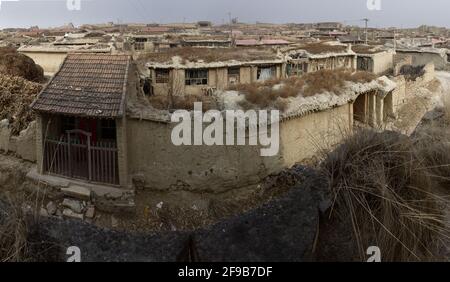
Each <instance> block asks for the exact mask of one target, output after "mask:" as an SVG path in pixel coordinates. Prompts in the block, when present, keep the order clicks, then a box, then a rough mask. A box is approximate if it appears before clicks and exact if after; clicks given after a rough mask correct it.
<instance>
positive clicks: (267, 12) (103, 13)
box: [0, 0, 450, 28]
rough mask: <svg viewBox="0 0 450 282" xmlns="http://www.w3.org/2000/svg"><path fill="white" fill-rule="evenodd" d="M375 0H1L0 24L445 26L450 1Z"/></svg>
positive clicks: (12, 25)
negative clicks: (70, 3) (70, 1)
mask: <svg viewBox="0 0 450 282" xmlns="http://www.w3.org/2000/svg"><path fill="white" fill-rule="evenodd" d="M9 1H18V2H9ZM374 1H377V0H374ZM379 1H381V10H380V11H374V10H369V9H368V8H367V0H271V1H268V0H81V10H79V11H69V10H68V9H67V8H66V2H67V1H66V0H0V2H1V10H0V28H4V27H29V26H31V25H38V26H40V27H48V26H59V25H62V24H65V23H69V22H72V23H74V24H75V25H80V24H83V23H104V22H109V21H114V22H117V21H118V20H120V21H122V22H147V23H151V22H155V23H170V22H183V21H185V22H194V21H198V20H210V21H213V22H215V23H223V22H225V21H228V13H229V12H230V13H231V14H232V16H233V17H238V18H239V21H242V22H248V23H254V22H256V21H259V22H274V23H288V22H317V21H341V22H343V23H345V24H349V25H357V24H361V22H360V21H358V20H359V19H362V18H365V17H367V18H370V19H371V22H370V25H371V26H373V27H387V26H397V27H415V26H419V25H421V24H427V25H437V26H447V27H450V16H449V12H450V1H449V0H379Z"/></svg>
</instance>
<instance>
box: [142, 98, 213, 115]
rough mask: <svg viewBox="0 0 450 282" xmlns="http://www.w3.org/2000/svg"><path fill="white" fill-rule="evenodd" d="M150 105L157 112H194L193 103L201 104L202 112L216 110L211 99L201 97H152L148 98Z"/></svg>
mask: <svg viewBox="0 0 450 282" xmlns="http://www.w3.org/2000/svg"><path fill="white" fill-rule="evenodd" d="M149 102H150V104H151V105H152V106H153V107H154V108H156V109H159V110H174V109H176V110H178V109H180V110H188V111H192V110H194V103H196V102H201V103H202V109H203V111H205V112H206V111H209V110H212V109H216V108H217V106H216V103H215V101H214V100H213V99H212V98H211V97H207V96H201V95H185V96H173V97H172V99H171V98H170V97H169V96H165V95H164V96H163V95H159V96H152V97H150V98H149Z"/></svg>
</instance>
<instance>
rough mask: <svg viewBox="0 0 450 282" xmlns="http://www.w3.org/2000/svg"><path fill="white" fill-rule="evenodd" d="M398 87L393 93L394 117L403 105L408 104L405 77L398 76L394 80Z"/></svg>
mask: <svg viewBox="0 0 450 282" xmlns="http://www.w3.org/2000/svg"><path fill="white" fill-rule="evenodd" d="M393 79H394V81H395V83H396V84H397V87H396V88H395V89H394V91H393V92H392V106H393V111H394V115H396V113H397V112H398V110H399V108H400V107H401V105H403V104H404V103H405V102H406V99H407V97H406V79H405V77H404V76H396V77H394V78H393Z"/></svg>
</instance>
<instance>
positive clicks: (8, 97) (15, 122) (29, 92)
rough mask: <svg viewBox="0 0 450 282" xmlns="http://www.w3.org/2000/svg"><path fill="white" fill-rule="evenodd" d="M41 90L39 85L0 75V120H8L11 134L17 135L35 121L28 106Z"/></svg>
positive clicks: (19, 78)
mask: <svg viewBox="0 0 450 282" xmlns="http://www.w3.org/2000/svg"><path fill="white" fill-rule="evenodd" d="M41 90H42V85H41V84H38V83H34V82H30V81H28V80H26V79H23V78H21V77H12V76H7V75H0V120H3V119H8V120H9V122H10V124H11V125H10V126H11V129H12V133H13V134H15V135H17V134H19V133H20V131H22V130H24V129H26V128H27V127H28V125H29V123H30V122H32V121H33V120H34V119H35V115H34V113H33V112H32V111H31V109H30V104H31V103H32V102H33V100H34V99H35V98H36V96H37V94H38V93H39V92H40V91H41Z"/></svg>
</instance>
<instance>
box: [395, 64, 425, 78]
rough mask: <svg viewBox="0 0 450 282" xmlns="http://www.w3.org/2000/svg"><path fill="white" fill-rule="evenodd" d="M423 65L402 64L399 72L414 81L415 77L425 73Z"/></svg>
mask: <svg viewBox="0 0 450 282" xmlns="http://www.w3.org/2000/svg"><path fill="white" fill-rule="evenodd" d="M424 67H425V66H423V65H422V66H412V65H404V66H402V67H401V68H400V74H401V75H404V76H405V78H406V80H410V81H416V79H417V78H419V77H421V76H423V75H424V74H425V69H424Z"/></svg>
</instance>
